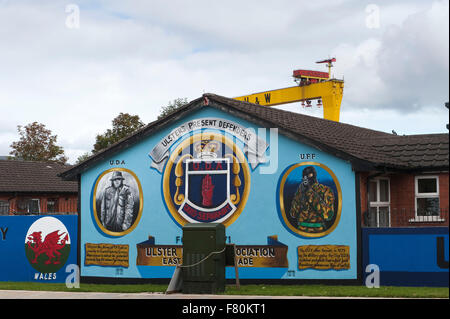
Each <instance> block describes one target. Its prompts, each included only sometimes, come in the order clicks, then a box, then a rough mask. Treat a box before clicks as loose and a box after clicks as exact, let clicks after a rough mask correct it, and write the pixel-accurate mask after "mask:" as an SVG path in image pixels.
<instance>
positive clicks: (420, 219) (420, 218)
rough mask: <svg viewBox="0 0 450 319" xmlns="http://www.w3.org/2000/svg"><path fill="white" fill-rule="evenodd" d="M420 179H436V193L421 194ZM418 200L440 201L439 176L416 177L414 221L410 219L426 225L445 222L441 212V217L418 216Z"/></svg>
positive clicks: (411, 220)
mask: <svg viewBox="0 0 450 319" xmlns="http://www.w3.org/2000/svg"><path fill="white" fill-rule="evenodd" d="M419 179H435V180H436V192H433V193H419ZM418 198H437V199H439V207H440V198H439V176H438V175H417V176H415V177H414V219H410V220H409V221H410V222H424V223H427V222H428V223H430V222H432V223H434V222H443V221H445V219H442V218H441V212H440V210H439V212H438V213H439V215H432V216H419V215H417V199H418Z"/></svg>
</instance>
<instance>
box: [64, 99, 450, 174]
mask: <svg viewBox="0 0 450 319" xmlns="http://www.w3.org/2000/svg"><path fill="white" fill-rule="evenodd" d="M206 106H207V107H213V108H217V109H220V110H222V111H224V112H227V113H229V114H232V115H234V116H237V117H240V118H242V119H245V120H247V121H249V122H252V123H255V124H256V125H258V126H260V127H266V128H271V127H274V128H278V131H279V132H280V133H281V134H284V135H286V136H288V137H291V138H293V139H295V140H297V141H299V142H302V143H304V144H307V145H310V146H313V147H315V148H317V149H320V150H322V151H325V152H327V153H329V154H332V155H335V156H337V157H339V158H343V159H345V160H348V161H350V162H351V163H352V165H353V166H354V167H355V168H357V169H359V170H377V169H383V170H389V169H395V170H417V169H428V170H429V169H440V170H442V169H447V170H448V165H449V161H448V154H449V135H448V134H445V133H443V134H425V135H403V136H401V135H394V134H390V133H385V132H380V131H376V130H371V129H367V128H362V127H358V126H355V125H350V124H345V123H340V122H334V121H330V120H326V119H322V118H317V117H312V116H308V115H304V114H299V113H294V112H289V111H284V110H280V109H278V108H275V107H267V106H262V105H258V104H253V103H248V102H243V101H238V100H235V99H231V98H226V97H223V96H219V95H216V94H211V93H206V94H203V96H202V97H200V98H198V99H195V100H193V101H191V102H190V103H188V104H186V105H184V106H183V107H180V108H178V109H177V110H175V111H174V112H172V113H170V114H168V115H167V116H165V117H163V118H161V119H159V120H156V121H154V122H152V123H150V124H148V125H146V126H145V127H143V128H141V129H139V130H138V131H136V132H135V133H134V134H132V135H131V136H129V137H127V138H125V139H122V140H120V141H118V142H117V143H115V144H114V145H112V146H110V147H109V148H107V149H105V150H103V151H101V152H99V153H97V154H95V155H93V156H91V157H90V158H88V159H86V160H85V161H84V162H82V163H80V164H78V165H76V166H74V167H72V168H71V169H69V170H67V171H66V172H64V173H62V174H61V177H63V178H66V179H75V178H76V175H77V174H80V173H82V172H83V171H84V170H86V169H88V168H89V167H91V166H92V165H94V164H95V163H98V162H99V161H102V160H103V159H104V158H105V157H106V156H109V155H111V154H113V153H115V152H117V151H120V150H122V149H124V148H127V147H128V146H130V145H132V144H134V143H137V142H138V141H140V140H141V139H142V138H144V137H147V136H150V135H152V134H153V133H154V132H156V131H159V130H161V129H163V128H165V127H167V126H168V125H170V124H171V123H173V122H174V121H177V120H178V119H180V118H182V117H183V116H185V115H186V114H187V113H190V112H192V111H194V110H197V109H200V108H202V107H206Z"/></svg>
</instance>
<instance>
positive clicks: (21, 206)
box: [17, 198, 40, 214]
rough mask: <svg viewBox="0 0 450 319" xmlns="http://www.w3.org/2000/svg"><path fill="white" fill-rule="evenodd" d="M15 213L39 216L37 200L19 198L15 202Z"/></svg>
mask: <svg viewBox="0 0 450 319" xmlns="http://www.w3.org/2000/svg"><path fill="white" fill-rule="evenodd" d="M17 212H18V213H19V214H20V213H28V214H39V212H40V205H39V199H37V198H20V199H19V200H18V201H17Z"/></svg>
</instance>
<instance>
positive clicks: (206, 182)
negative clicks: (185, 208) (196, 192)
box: [202, 175, 214, 207]
mask: <svg viewBox="0 0 450 319" xmlns="http://www.w3.org/2000/svg"><path fill="white" fill-rule="evenodd" d="M213 191H214V185H213V183H212V181H211V176H209V175H206V176H205V177H203V180H202V198H203V201H202V204H203V206H206V207H209V206H212V197H213Z"/></svg>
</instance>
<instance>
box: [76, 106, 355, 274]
mask: <svg viewBox="0 0 450 319" xmlns="http://www.w3.org/2000/svg"><path fill="white" fill-rule="evenodd" d="M199 118H221V119H227V120H230V121H233V122H235V123H238V124H240V125H242V126H244V127H246V128H253V129H254V130H255V131H256V132H258V128H257V127H256V126H255V125H254V124H252V123H250V122H247V121H244V120H242V119H240V118H237V117H233V116H230V115H229V114H227V113H224V112H221V111H219V110H217V109H213V108H208V107H207V108H203V109H201V110H199V111H196V112H193V113H191V114H189V115H188V116H187V117H185V118H183V119H182V120H180V121H178V122H177V123H174V124H172V125H170V127H167V128H166V129H164V130H163V131H159V132H156V133H155V134H154V135H153V136H151V137H148V138H146V139H143V140H142V141H140V142H139V143H138V144H136V145H134V146H132V147H130V148H128V149H126V150H124V151H121V152H120V153H116V154H115V155H114V156H112V157H111V158H107V159H105V160H104V162H102V163H100V164H98V165H96V166H94V167H91V168H90V169H89V170H88V171H86V172H85V173H83V174H82V176H81V261H80V262H81V276H93V277H112V278H115V277H118V278H120V277H123V278H170V277H171V276H172V274H173V271H174V269H175V267H167V266H136V258H137V249H136V244H138V243H141V242H143V241H145V240H147V239H148V237H149V236H152V237H154V238H155V243H156V244H157V245H181V243H180V241H179V238H181V236H182V228H181V226H180V225H179V224H178V223H177V222H176V220H174V218H173V217H172V216H171V214H170V213H169V211H168V209H167V206H166V204H165V202H164V196H163V183H162V178H163V176H162V174H161V173H160V172H158V171H157V170H156V169H154V168H151V167H150V165H151V158H150V157H149V155H148V154H149V152H150V151H151V150H152V149H153V148H154V147H155V145H157V144H158V143H159V142H160V140H161V139H162V138H163V137H164V136H165V135H166V134H168V133H169V132H170V131H171V130H173V129H175V128H176V127H178V126H179V125H181V124H183V123H185V122H187V121H190V120H193V119H199ZM210 131H211V132H216V133H221V131H220V130H213V129H211V130H210ZM194 133H196V132H194ZM186 138H187V136H182V137H180V138H179V140H178V141H177V143H175V145H174V146H173V148H174V147H176V146H177V145H179V143H180V142H181V141H183V139H186ZM266 141H267V143H269V148H268V149H267V152H266V156H267V157H270V152H271V150H272V149H273V148H274V145H272V144H274V143H272V141H270V138H269V134H267V139H266ZM236 144H237V145H238V147H240V148H243V147H244V146H243V143H241V142H240V141H239V140H237V141H236ZM173 148H172V149H173ZM306 153H309V154H312V153H314V154H315V158H314V162H318V163H322V164H324V165H326V166H327V167H328V168H329V169H330V170H331V171H332V172H333V173H334V174H335V175H336V178H337V180H338V181H339V183H340V188H341V190H342V199H341V200H342V210H341V216H340V221H339V223H338V224H337V226H336V228H335V229H334V230H333V231H332V232H331V233H329V234H327V235H325V236H323V237H320V238H308V237H303V236H300V235H298V234H295V233H293V232H292V231H291V230H289V229H288V227H287V226H286V225H285V223H284V222H283V220H282V217H281V214H280V209H279V203H278V202H277V201H278V190H279V186H280V179H281V177H282V175H283V172H284V171H285V170H286V169H287V168H288V167H290V166H291V165H293V164H298V163H301V162H302V160H301V159H300V154H306ZM303 161H305V160H303ZM267 165H268V164H260V165H259V166H258V167H256V169H254V170H252V169H251V168H250V176H251V180H250V183H251V185H250V193H249V197H248V200H247V202H246V205H245V208H244V209H243V211H242V213H241V214H240V216H239V217H238V218H237V219H236V221H235V222H233V223H232V224H231V225H229V226H228V227H227V229H226V235H227V236H230V240H231V242H232V243H235V244H236V245H266V244H267V240H268V236H272V235H276V236H278V241H279V242H281V243H282V244H284V245H287V246H288V252H287V257H288V261H289V267H280V268H276V267H275V268H243V267H242V268H240V269H239V275H240V278H241V279H245V278H255V279H267V278H270V279H356V278H357V251H358V249H357V223H356V203H355V198H356V195H355V175H354V172H353V171H352V168H351V165H350V163H348V162H346V161H344V160H341V159H338V158H336V157H334V156H332V155H329V154H327V153H324V152H321V151H319V150H318V149H315V148H313V147H310V146H307V145H303V144H301V143H298V142H296V141H294V140H291V139H289V138H287V137H285V136H282V135H281V134H280V135H279V136H278V169H277V170H276V171H275V172H274V173H273V174H261V169H262V168H263V167H264V166H267ZM116 167H122V168H126V169H128V170H131V171H132V172H134V173H135V175H136V176H137V177H138V179H139V181H140V183H141V186H142V193H143V210H142V216H141V218H140V220H139V223H138V224H137V226H136V227H135V228H134V229H133V230H132V231H131V232H129V233H127V234H124V235H123V236H111V235H108V234H106V233H105V232H104V231H102V230H101V229H100V228H99V226H98V225H97V222H96V220H95V218H94V212H93V192H94V186H95V183H96V181H97V180H98V178H99V177H100V176H101V174H102V173H103V172H105V171H106V170H109V169H111V168H116ZM86 243H110V244H125V245H129V261H130V264H129V266H128V267H108V266H96V265H86V264H85V255H86V251H85V244H86ZM300 245H344V246H348V247H349V249H350V268H349V269H345V270H314V269H305V270H299V269H298V254H297V247H298V246H300ZM119 268H120V270H119ZM233 276H234V269H227V277H228V278H233Z"/></svg>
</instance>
